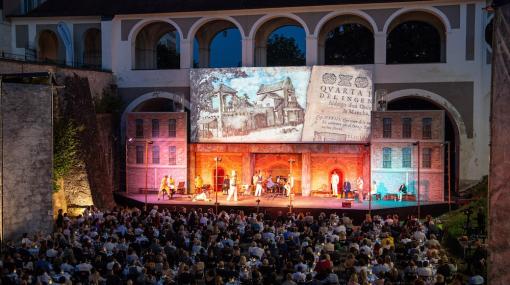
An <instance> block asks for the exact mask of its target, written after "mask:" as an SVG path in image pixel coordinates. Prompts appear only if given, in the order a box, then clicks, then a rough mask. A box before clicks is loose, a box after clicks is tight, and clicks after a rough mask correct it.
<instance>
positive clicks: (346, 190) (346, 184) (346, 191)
mask: <svg viewBox="0 0 510 285" xmlns="http://www.w3.org/2000/svg"><path fill="white" fill-rule="evenodd" d="M349 192H351V182H349V181H345V182H344V198H349Z"/></svg>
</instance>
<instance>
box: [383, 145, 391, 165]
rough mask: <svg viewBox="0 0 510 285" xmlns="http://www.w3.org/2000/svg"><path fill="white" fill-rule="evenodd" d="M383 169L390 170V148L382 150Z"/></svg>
mask: <svg viewBox="0 0 510 285" xmlns="http://www.w3.org/2000/svg"><path fill="white" fill-rule="evenodd" d="M383 168H391V148H389V147H385V148H383Z"/></svg>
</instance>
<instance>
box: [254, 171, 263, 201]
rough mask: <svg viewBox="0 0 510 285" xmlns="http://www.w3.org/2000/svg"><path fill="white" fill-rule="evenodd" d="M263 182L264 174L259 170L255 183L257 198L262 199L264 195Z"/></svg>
mask: <svg viewBox="0 0 510 285" xmlns="http://www.w3.org/2000/svg"><path fill="white" fill-rule="evenodd" d="M254 178H255V177H254ZM254 180H255V179H254ZM262 180H263V179H262V172H261V171H260V170H259V173H258V175H257V176H256V180H255V181H254V183H255V197H260V195H262Z"/></svg>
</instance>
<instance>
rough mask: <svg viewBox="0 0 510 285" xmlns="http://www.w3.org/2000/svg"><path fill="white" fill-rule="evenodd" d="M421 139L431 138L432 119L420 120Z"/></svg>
mask: <svg viewBox="0 0 510 285" xmlns="http://www.w3.org/2000/svg"><path fill="white" fill-rule="evenodd" d="M422 138H423V139H431V138H432V118H423V120H422Z"/></svg>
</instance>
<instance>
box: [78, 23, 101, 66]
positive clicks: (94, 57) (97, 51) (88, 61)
mask: <svg viewBox="0 0 510 285" xmlns="http://www.w3.org/2000/svg"><path fill="white" fill-rule="evenodd" d="M82 62H83V65H84V66H85V67H94V68H97V67H101V31H100V30H99V29H95V28H93V29H89V30H87V31H86V32H85V36H84V40H83V58H82Z"/></svg>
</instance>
